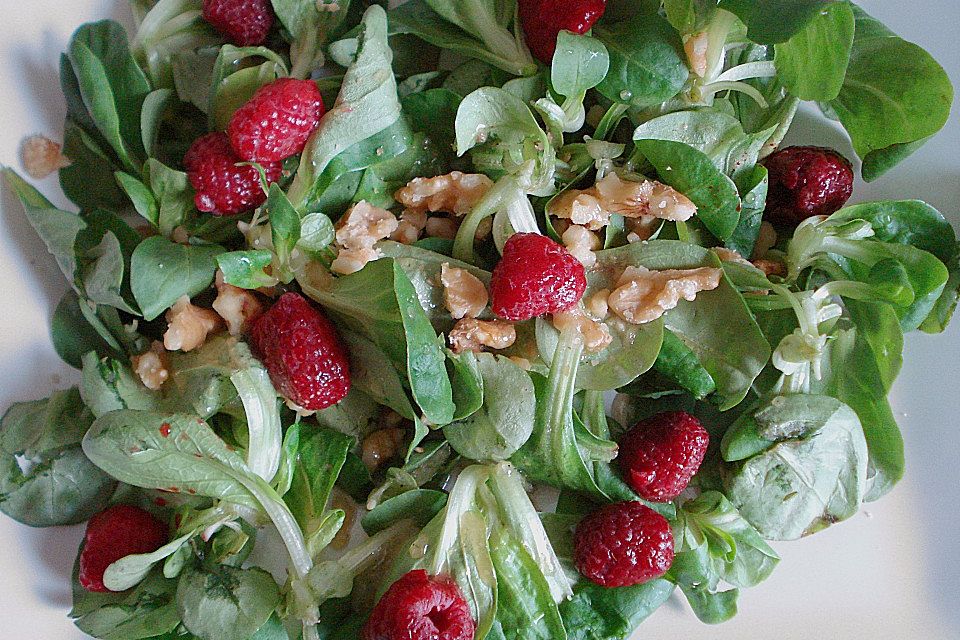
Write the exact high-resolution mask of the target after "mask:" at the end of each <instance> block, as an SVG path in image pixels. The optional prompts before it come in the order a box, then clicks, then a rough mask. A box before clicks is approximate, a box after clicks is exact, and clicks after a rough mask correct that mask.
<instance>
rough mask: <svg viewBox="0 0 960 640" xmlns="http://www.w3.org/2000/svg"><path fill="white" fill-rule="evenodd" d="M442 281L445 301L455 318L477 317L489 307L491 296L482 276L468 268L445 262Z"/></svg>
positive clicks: (441, 270) (442, 266) (441, 276)
mask: <svg viewBox="0 0 960 640" xmlns="http://www.w3.org/2000/svg"><path fill="white" fill-rule="evenodd" d="M440 282H441V283H442V284H443V302H444V304H445V305H446V307H447V311H449V312H450V315H451V316H453V319H454V320H460V319H461V318H476V317H477V316H479V315H480V314H481V313H483V310H484V309H486V308H487V302H489V301H490V296H489V294H488V293H487V288H486V287H485V286H484V285H483V282H481V281H480V278H478V277H477V276H475V275H473V274H472V273H470V272H469V271H467V270H466V269H460V268H458V267H451V266H450V265H449V264H447V263H446V262H444V263H443V264H442V265H441V266H440Z"/></svg>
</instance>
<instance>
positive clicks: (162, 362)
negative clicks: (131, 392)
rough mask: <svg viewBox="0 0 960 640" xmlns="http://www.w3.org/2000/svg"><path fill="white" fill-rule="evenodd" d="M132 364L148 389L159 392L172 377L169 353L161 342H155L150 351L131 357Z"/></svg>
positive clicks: (134, 370)
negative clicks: (168, 360) (168, 358)
mask: <svg viewBox="0 0 960 640" xmlns="http://www.w3.org/2000/svg"><path fill="white" fill-rule="evenodd" d="M130 363H131V364H132V365H133V372H134V373H136V374H137V377H138V378H140V381H141V382H142V383H143V386H145V387H146V388H147V389H152V390H154V391H159V390H160V389H161V387H163V383H164V382H166V381H167V379H168V378H169V377H170V364H169V363H168V362H167V352H166V350H165V349H164V348H163V343H162V342H160V341H159V340H154V341H153V344H151V345H150V351H147V352H146V353H141V354H140V355H138V356H133V357H131V358H130Z"/></svg>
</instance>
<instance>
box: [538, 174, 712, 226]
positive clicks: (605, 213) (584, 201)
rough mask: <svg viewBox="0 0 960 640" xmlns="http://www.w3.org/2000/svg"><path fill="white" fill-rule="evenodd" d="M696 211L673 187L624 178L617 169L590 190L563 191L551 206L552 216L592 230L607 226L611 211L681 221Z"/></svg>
mask: <svg viewBox="0 0 960 640" xmlns="http://www.w3.org/2000/svg"><path fill="white" fill-rule="evenodd" d="M696 212H697V207H696V205H695V204H693V202H691V201H690V200H689V199H688V198H687V197H686V196H684V195H683V194H681V193H680V192H678V191H676V190H675V189H673V188H672V187H669V186H667V185H665V184H661V183H659V182H655V181H653V180H644V181H642V182H634V181H632V180H623V179H621V178H620V176H618V175H617V174H616V173H613V172H611V173H608V174H607V175H606V176H604V178H603V179H602V180H600V181H599V182H597V184H595V185H594V186H593V187H591V188H589V189H586V190H583V191H581V190H579V189H571V190H570V191H567V192H565V193H563V194H561V195H560V196H559V197H558V198H557V199H556V200H555V201H554V202H553V203H552V205H551V206H550V215H553V216H556V217H558V218H564V219H567V220H570V221H571V222H572V223H574V224H579V225H582V226H585V227H586V228H588V229H590V230H591V231H596V230H597V229H600V228H602V227H604V226H606V225H607V223H609V221H610V214H611V213H617V214H620V215H622V216H624V217H626V218H640V217H644V216H652V217H654V218H659V219H661V220H672V221H675V222H678V221H683V220H689V219H690V218H691V217H693V215H694V214H695V213H696Z"/></svg>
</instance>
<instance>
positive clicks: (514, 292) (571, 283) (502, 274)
mask: <svg viewBox="0 0 960 640" xmlns="http://www.w3.org/2000/svg"><path fill="white" fill-rule="evenodd" d="M586 288H587V277H586V274H585V273H584V271H583V264H582V263H581V262H580V261H579V260H577V259H576V258H574V257H573V256H572V255H571V254H570V252H569V251H567V250H566V249H565V248H564V247H563V246H562V245H559V244H557V243H556V242H554V241H553V240H551V239H550V238H548V237H546V236H542V235H540V234H538V233H516V234H514V235H512V236H510V238H509V239H508V240H507V242H506V244H505V245H504V246H503V258H501V260H500V263H499V264H497V266H496V268H495V269H494V270H493V277H492V279H491V280H490V297H491V299H492V307H493V312H494V313H495V314H497V315H498V316H500V317H501V318H503V319H504V320H513V321H521V320H529V319H530V318H535V317H537V316H541V315H543V314H545V313H557V312H559V311H564V310H566V309H569V308H570V307H572V306H573V305H575V304H577V302H579V301H580V298H582V297H583V291H584V289H586Z"/></svg>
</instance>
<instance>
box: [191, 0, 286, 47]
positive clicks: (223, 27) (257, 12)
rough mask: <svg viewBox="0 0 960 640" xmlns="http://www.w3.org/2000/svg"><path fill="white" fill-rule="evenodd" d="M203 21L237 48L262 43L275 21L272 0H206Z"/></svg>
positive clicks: (204, 1) (204, 0)
mask: <svg viewBox="0 0 960 640" xmlns="http://www.w3.org/2000/svg"><path fill="white" fill-rule="evenodd" d="M203 19H204V20H206V21H207V22H209V23H210V24H211V25H212V26H213V28H214V29H216V30H217V31H219V32H220V33H221V34H223V36H224V37H226V38H227V39H228V40H229V41H230V42H231V43H233V44H235V45H237V46H238V47H250V46H255V45H260V44H263V43H264V41H265V40H266V39H267V35H268V34H269V33H270V28H271V27H272V26H273V22H274V16H273V7H272V6H271V4H270V0H203Z"/></svg>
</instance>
